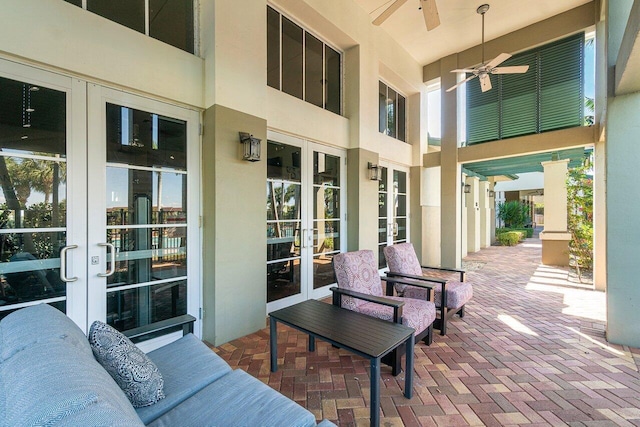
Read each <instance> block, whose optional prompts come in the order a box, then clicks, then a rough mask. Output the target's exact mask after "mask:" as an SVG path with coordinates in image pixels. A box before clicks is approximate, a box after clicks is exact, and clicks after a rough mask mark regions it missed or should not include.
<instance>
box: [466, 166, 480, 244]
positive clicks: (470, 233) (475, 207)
mask: <svg viewBox="0 0 640 427" xmlns="http://www.w3.org/2000/svg"><path fill="white" fill-rule="evenodd" d="M465 183H466V184H467V185H470V186H471V188H470V190H471V191H470V192H469V193H467V194H465V198H466V199H467V252H468V253H473V252H478V251H479V250H480V178H478V177H477V176H469V177H467V179H466V180H465Z"/></svg>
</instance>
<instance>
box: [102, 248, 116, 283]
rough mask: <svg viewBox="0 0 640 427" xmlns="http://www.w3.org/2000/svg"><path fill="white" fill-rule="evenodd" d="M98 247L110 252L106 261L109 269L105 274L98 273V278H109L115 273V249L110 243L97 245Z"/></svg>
mask: <svg viewBox="0 0 640 427" xmlns="http://www.w3.org/2000/svg"><path fill="white" fill-rule="evenodd" d="M98 246H104V247H105V248H107V252H111V253H110V255H109V261H108V262H109V263H111V268H109V269H108V270H107V272H106V273H98V277H109V276H111V275H112V274H113V273H115V272H116V247H115V246H113V244H112V243H98Z"/></svg>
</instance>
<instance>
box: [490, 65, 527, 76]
mask: <svg viewBox="0 0 640 427" xmlns="http://www.w3.org/2000/svg"><path fill="white" fill-rule="evenodd" d="M527 71H529V66H528V65H515V66H513V67H496V68H494V69H493V70H491V73H492V74H522V73H526V72H527Z"/></svg>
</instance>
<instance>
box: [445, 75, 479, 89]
mask: <svg viewBox="0 0 640 427" xmlns="http://www.w3.org/2000/svg"><path fill="white" fill-rule="evenodd" d="M474 77H476V76H475V75H473V76H469V77H467V78H466V79H464V80H462V81H461V82H459V83H458V84H456V85H455V86H451V87H450V88H449V89H447V90H446V92H451V91H452V90H454V89H455V88H457V87H459V86H462V85H463V84H465V83H466V82H468V81H469V80H471V79H472V78H474Z"/></svg>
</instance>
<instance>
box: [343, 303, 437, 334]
mask: <svg viewBox="0 0 640 427" xmlns="http://www.w3.org/2000/svg"><path fill="white" fill-rule="evenodd" d="M385 298H389V299H394V300H397V301H402V302H404V306H403V307H402V324H403V325H407V326H409V327H410V328H413V329H415V330H416V335H418V334H420V332H422V331H424V330H425V329H426V328H428V327H429V325H431V324H432V323H433V321H434V320H436V306H435V305H434V304H433V302H431V301H426V300H418V299H411V298H401V297H385ZM354 311H357V312H358V313H362V314H367V315H369V316H371V317H377V318H378V319H383V320H389V321H393V308H392V307H387V306H384V305H380V304H376V303H373V302H364V303H363V304H360V306H358V308H357V309H356V310H354Z"/></svg>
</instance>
